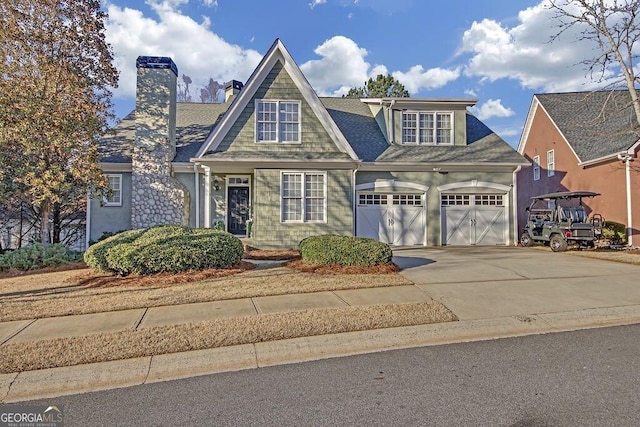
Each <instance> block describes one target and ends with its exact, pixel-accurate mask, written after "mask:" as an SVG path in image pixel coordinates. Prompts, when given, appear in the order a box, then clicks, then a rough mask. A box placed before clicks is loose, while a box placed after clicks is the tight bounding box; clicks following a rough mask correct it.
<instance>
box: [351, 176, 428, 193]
mask: <svg viewBox="0 0 640 427" xmlns="http://www.w3.org/2000/svg"><path fill="white" fill-rule="evenodd" d="M381 188H393V189H395V188H412V189H414V190H420V191H424V192H425V193H426V192H427V191H429V186H428V185H422V184H415V183H413V182H406V181H396V180H395V179H388V180H386V181H376V182H367V183H365V184H358V185H356V191H362V190H378V189H381Z"/></svg>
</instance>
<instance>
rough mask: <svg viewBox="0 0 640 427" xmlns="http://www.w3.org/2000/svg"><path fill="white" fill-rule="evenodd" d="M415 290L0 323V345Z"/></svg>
mask: <svg viewBox="0 0 640 427" xmlns="http://www.w3.org/2000/svg"><path fill="white" fill-rule="evenodd" d="M431 300H432V298H431V297H430V296H429V295H428V294H427V293H426V292H425V291H424V290H422V289H420V288H419V287H418V286H415V285H403V286H391V287H378V288H363V289H350V290H341V291H326V292H313V293H304V294H288V295H275V296H265V297H255V298H241V299H232V300H224V301H212V302H201V303H193V304H180V305H170V306H161V307H149V308H138V309H132V310H120V311H109V312H104V313H94V314H80V315H74V316H60V317H46V318H40V319H30V320H20V321H10V322H0V345H2V344H11V343H16V342H26V341H41V340H47V339H55V338H65V337H77V336H82V335H91V334H98V333H105V332H118V331H124V330H132V331H133V330H140V329H143V328H152V327H156V326H166V325H178V324H182V323H196V322H204V321H207V320H213V319H218V318H222V317H240V316H251V315H257V314H264V313H282V312H291V311H300V310H308V309H314V308H334V307H347V306H355V305H375V304H402V303H419V302H428V301H431Z"/></svg>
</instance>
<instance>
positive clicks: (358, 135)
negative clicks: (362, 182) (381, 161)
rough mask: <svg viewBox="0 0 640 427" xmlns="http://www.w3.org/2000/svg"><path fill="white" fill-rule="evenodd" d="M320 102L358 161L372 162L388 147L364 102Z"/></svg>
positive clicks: (323, 99) (355, 99)
mask: <svg viewBox="0 0 640 427" xmlns="http://www.w3.org/2000/svg"><path fill="white" fill-rule="evenodd" d="M320 101H321V102H322V104H324V106H325V108H326V109H327V111H328V112H329V115H330V116H331V118H332V119H333V121H334V122H336V125H338V128H339V129H340V132H342V134H343V135H344V137H345V138H346V139H347V141H349V144H350V145H351V147H352V148H353V151H355V152H356V154H357V156H358V158H359V159H361V160H363V161H365V162H372V161H374V160H375V159H376V158H378V156H380V155H381V154H382V153H383V152H384V151H385V150H386V149H387V148H388V147H389V144H388V143H387V139H386V138H385V136H384V135H383V134H382V131H381V130H380V126H378V123H377V122H376V119H375V118H374V117H373V115H372V114H371V109H370V108H369V107H368V106H367V105H366V104H365V103H364V102H361V101H360V100H359V99H357V98H320Z"/></svg>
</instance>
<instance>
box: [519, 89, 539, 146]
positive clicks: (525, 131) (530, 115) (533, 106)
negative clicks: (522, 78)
mask: <svg viewBox="0 0 640 427" xmlns="http://www.w3.org/2000/svg"><path fill="white" fill-rule="evenodd" d="M539 104H540V101H538V98H536V96H535V95H533V99H532V100H531V105H530V106H529V112H528V113H527V120H526V121H525V124H524V129H523V130H522V135H520V142H518V150H517V151H518V153H520V154H524V146H525V145H526V143H527V138H529V131H530V130H531V124H532V123H533V116H535V115H536V109H537V108H538V105H539Z"/></svg>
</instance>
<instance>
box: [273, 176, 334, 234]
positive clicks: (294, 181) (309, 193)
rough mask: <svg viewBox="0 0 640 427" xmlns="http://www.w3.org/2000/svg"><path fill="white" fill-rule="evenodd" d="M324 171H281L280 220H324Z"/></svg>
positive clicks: (325, 195) (325, 196)
mask: <svg viewBox="0 0 640 427" xmlns="http://www.w3.org/2000/svg"><path fill="white" fill-rule="evenodd" d="M326 181H327V179H326V173H324V172H283V173H282V194H281V209H282V215H281V218H282V222H326V218H327V217H326V207H327V191H326Z"/></svg>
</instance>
